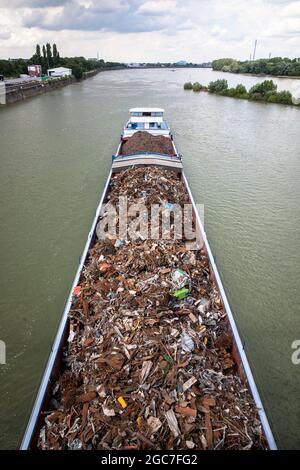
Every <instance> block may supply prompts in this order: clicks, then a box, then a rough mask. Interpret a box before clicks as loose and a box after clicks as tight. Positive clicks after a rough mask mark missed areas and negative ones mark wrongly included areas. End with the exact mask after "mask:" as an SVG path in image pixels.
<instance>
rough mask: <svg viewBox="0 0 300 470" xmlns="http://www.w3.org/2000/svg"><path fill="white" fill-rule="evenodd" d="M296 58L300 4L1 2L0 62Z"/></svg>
mask: <svg viewBox="0 0 300 470" xmlns="http://www.w3.org/2000/svg"><path fill="white" fill-rule="evenodd" d="M255 39H257V41H258V44H257V53H256V57H257V58H262V57H268V56H269V53H271V54H272V56H283V57H290V58H294V57H300V0H296V1H295V0H294V1H290V0H0V58H9V57H12V58H16V57H24V58H29V57H31V56H32V55H33V53H34V51H35V45H36V44H37V43H39V44H45V43H46V42H50V43H54V42H55V43H56V44H57V47H58V50H59V52H60V55H61V56H79V55H82V56H85V57H87V58H91V57H97V54H99V57H100V58H103V59H104V60H106V61H108V60H113V61H120V62H158V61H160V62H176V61H178V60H187V61H189V62H196V63H200V62H206V61H210V60H213V59H216V58H220V57H233V58H236V59H239V60H247V59H248V58H249V56H250V53H251V52H253V47H254V41H255Z"/></svg>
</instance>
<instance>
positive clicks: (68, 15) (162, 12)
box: [23, 0, 177, 33]
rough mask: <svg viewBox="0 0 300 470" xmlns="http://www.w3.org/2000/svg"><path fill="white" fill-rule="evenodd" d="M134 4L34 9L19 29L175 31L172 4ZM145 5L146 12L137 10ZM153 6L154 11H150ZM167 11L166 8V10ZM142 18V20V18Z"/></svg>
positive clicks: (122, 0)
mask: <svg viewBox="0 0 300 470" xmlns="http://www.w3.org/2000/svg"><path fill="white" fill-rule="evenodd" d="M138 3H140V2H137V0H131V1H129V0H114V1H110V2H104V3H102V2H101V3H100V4H99V3H98V2H90V3H88V4H82V3H78V2H75V1H72V2H71V1H70V2H69V3H67V4H66V5H65V6H64V7H63V8H59V9H54V10H51V9H48V10H43V9H38V10H30V11H27V12H25V13H24V16H23V25H24V26H25V27H27V28H33V27H39V28H43V29H47V30H54V31H57V30H62V29H69V30H73V29H74V30H81V31H117V32H125V33H126V32H147V31H160V30H163V29H168V28H170V27H176V26H177V25H176V16H175V15H174V14H173V15H171V16H170V15H169V14H168V12H169V7H170V5H175V2H174V1H172V0H166V2H165V1H164V0H161V1H158V0H156V1H151V2H146V3H144V4H142V5H140V7H138V6H137V5H138ZM145 5H146V9H142V10H141V8H142V7H143V6H145ZM154 5H157V6H158V8H157V9H156V10H155V9H153V10H152V13H151V14H150V9H149V7H151V9H152V8H153V7H154ZM166 7H167V8H166ZM144 15H146V16H144Z"/></svg>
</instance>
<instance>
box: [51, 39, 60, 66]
mask: <svg viewBox="0 0 300 470" xmlns="http://www.w3.org/2000/svg"><path fill="white" fill-rule="evenodd" d="M52 52H53V67H56V66H57V65H58V64H59V53H58V50H57V46H56V44H55V43H54V44H53V46H52Z"/></svg>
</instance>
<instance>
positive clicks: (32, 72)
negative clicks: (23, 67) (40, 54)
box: [27, 65, 42, 77]
mask: <svg viewBox="0 0 300 470" xmlns="http://www.w3.org/2000/svg"><path fill="white" fill-rule="evenodd" d="M27 70H28V75H29V77H41V75H42V67H41V66H40V65H28V67H27Z"/></svg>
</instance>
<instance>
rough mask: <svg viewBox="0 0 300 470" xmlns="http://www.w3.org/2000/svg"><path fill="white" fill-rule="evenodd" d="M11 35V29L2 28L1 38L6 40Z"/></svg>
mask: <svg viewBox="0 0 300 470" xmlns="http://www.w3.org/2000/svg"><path fill="white" fill-rule="evenodd" d="M10 37H11V32H10V31H3V30H0V40H6V39H9V38H10Z"/></svg>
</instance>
